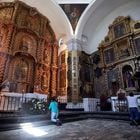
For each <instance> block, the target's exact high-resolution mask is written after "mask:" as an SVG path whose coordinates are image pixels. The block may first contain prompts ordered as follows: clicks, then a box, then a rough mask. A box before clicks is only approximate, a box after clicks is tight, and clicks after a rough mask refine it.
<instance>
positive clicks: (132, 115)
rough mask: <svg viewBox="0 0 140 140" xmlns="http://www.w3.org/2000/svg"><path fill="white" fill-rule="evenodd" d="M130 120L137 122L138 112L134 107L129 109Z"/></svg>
mask: <svg viewBox="0 0 140 140" xmlns="http://www.w3.org/2000/svg"><path fill="white" fill-rule="evenodd" d="M129 113H130V120H139V112H138V109H137V108H136V107H130V108H129Z"/></svg>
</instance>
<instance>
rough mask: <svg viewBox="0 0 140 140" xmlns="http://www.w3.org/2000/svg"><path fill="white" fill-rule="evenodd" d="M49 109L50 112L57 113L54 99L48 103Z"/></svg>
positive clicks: (56, 104)
mask: <svg viewBox="0 0 140 140" xmlns="http://www.w3.org/2000/svg"><path fill="white" fill-rule="evenodd" d="M49 109H50V110H51V112H54V113H58V103H57V102H56V101H52V102H51V103H50V105H49Z"/></svg>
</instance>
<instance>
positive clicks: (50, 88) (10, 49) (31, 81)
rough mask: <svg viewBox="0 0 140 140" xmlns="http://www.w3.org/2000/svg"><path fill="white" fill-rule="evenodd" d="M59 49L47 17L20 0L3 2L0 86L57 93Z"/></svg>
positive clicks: (1, 11) (0, 25) (0, 30)
mask: <svg viewBox="0 0 140 140" xmlns="http://www.w3.org/2000/svg"><path fill="white" fill-rule="evenodd" d="M19 13H20V14H19ZM57 51H58V45H57V43H56V38H55V34H54V32H53V30H52V29H51V27H50V25H49V20H48V19H47V18H46V17H44V16H43V15H41V14H40V13H39V12H38V11H37V10H36V9H35V8H33V7H29V6H28V5H26V4H25V3H23V2H20V1H15V2H11V3H10V2H7V3H2V4H0V58H2V59H1V61H0V85H1V89H2V88H4V87H5V86H8V88H9V92H18V93H21V92H30V93H32V92H38V93H44V94H49V95H51V96H55V95H56V90H57V78H56V77H57V69H58V67H57V60H58V58H57Z"/></svg>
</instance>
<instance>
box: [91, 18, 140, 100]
mask: <svg viewBox="0 0 140 140" xmlns="http://www.w3.org/2000/svg"><path fill="white" fill-rule="evenodd" d="M108 29H109V31H108V34H107V36H106V37H105V38H104V40H103V41H102V42H101V43H100V44H99V47H98V55H99V57H100V61H99V63H98V64H96V65H94V74H95V78H94V86H95V93H96V96H98V97H99V96H100V95H101V94H106V95H107V96H116V93H117V91H118V90H119V89H120V88H122V89H125V90H126V92H129V91H134V92H138V91H139V90H140V21H134V20H133V19H132V18H131V17H129V16H127V17H123V16H119V17H117V18H116V19H115V20H114V22H113V23H112V24H111V25H110V26H109V27H108ZM96 55H97V54H96ZM94 56H95V54H93V59H94V58H95V57H94ZM94 60H95V59H94ZM100 70H102V72H101V73H100ZM103 92H104V93H103Z"/></svg>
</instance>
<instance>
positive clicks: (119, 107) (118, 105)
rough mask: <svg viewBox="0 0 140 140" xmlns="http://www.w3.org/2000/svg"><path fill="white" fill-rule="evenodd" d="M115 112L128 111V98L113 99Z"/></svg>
mask: <svg viewBox="0 0 140 140" xmlns="http://www.w3.org/2000/svg"><path fill="white" fill-rule="evenodd" d="M113 101H114V108H115V112H128V104H127V100H118V99H113Z"/></svg>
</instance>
